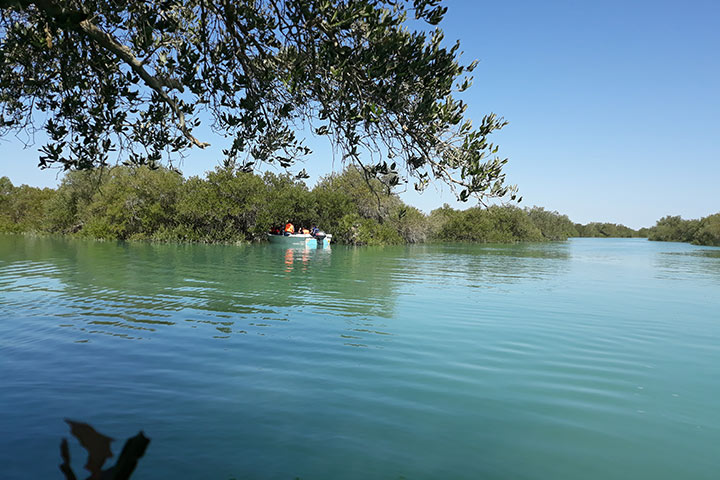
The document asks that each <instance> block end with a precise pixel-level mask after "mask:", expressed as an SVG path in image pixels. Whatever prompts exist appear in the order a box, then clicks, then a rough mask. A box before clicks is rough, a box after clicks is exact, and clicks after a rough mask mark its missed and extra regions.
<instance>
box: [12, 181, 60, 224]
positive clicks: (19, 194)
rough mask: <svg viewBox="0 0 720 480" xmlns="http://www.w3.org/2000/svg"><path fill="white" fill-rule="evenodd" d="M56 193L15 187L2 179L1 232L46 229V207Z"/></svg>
mask: <svg viewBox="0 0 720 480" xmlns="http://www.w3.org/2000/svg"><path fill="white" fill-rule="evenodd" d="M54 195H55V192H54V191H53V190H51V189H49V188H43V189H40V188H35V187H29V186H27V185H21V186H19V187H15V186H13V184H12V182H11V181H10V179H9V178H7V177H0V232H10V233H20V232H38V231H41V230H43V228H44V219H45V216H44V212H45V206H46V205H47V204H48V203H50V202H51V201H52V199H53V196H54Z"/></svg>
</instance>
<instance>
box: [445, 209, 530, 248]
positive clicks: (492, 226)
mask: <svg viewBox="0 0 720 480" xmlns="http://www.w3.org/2000/svg"><path fill="white" fill-rule="evenodd" d="M437 238H438V239H439V240H442V241H470V242H484V243H512V242H537V241H542V240H544V238H543V235H542V232H541V231H540V229H539V228H538V227H536V226H535V225H533V223H532V222H531V221H530V218H529V217H528V215H527V213H526V212H524V211H523V210H521V209H519V208H517V207H500V206H491V207H490V208H487V209H483V208H480V207H474V208H469V209H467V210H464V211H462V212H459V213H457V214H455V215H451V216H450V217H449V220H448V221H447V222H446V223H445V224H444V225H443V226H442V227H441V228H440V231H439V232H438V234H437Z"/></svg>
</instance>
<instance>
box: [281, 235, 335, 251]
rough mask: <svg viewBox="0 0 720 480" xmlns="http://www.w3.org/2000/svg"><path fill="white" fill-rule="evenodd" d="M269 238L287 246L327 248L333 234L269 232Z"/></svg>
mask: <svg viewBox="0 0 720 480" xmlns="http://www.w3.org/2000/svg"><path fill="white" fill-rule="evenodd" d="M268 240H269V241H270V243H272V244H275V245H284V246H287V247H291V248H295V247H305V248H326V247H329V246H330V241H331V240H332V235H330V234H329V233H328V234H326V233H323V232H320V233H318V234H316V235H310V234H309V233H293V234H292V235H274V234H272V233H268Z"/></svg>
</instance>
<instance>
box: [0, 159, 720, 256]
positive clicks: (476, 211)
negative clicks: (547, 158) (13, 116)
mask: <svg viewBox="0 0 720 480" xmlns="http://www.w3.org/2000/svg"><path fill="white" fill-rule="evenodd" d="M369 186H370V187H371V188H369V187H368V183H367V182H366V181H365V178H364V177H363V176H362V173H361V172H360V171H358V170H357V169H355V168H348V169H346V170H345V171H344V172H342V173H340V174H331V175H328V176H327V177H325V178H323V179H321V181H320V182H319V183H318V184H317V185H316V186H315V187H314V188H312V189H310V188H308V186H307V185H306V184H305V183H304V182H303V181H302V180H299V179H296V178H294V177H291V176H289V175H276V174H273V173H266V174H264V175H262V176H260V175H256V174H253V173H246V172H237V171H233V170H230V169H222V168H218V169H216V170H215V171H213V172H209V173H207V174H206V176H205V177H204V178H200V177H190V178H187V179H186V178H184V177H182V176H181V175H179V174H178V173H177V172H175V171H172V170H169V169H164V168H159V169H154V170H152V169H149V168H145V167H143V168H134V169H131V168H127V167H114V168H110V169H104V170H93V171H79V172H78V171H74V172H68V173H67V174H66V175H65V177H64V178H63V180H62V182H61V184H60V186H59V187H58V188H57V189H49V188H45V189H39V188H35V187H29V186H27V185H22V186H18V187H16V186H14V185H12V182H11V181H10V180H9V179H8V178H7V177H2V178H0V232H12V233H33V232H34V233H42V234H62V235H73V236H80V237H87V238H95V239H106V240H144V241H148V240H149V241H156V242H181V243H221V244H229V243H248V242H257V241H263V240H264V239H265V235H266V232H268V231H270V229H271V228H272V227H274V226H277V225H278V224H282V223H284V222H286V221H288V220H290V221H292V222H293V223H294V224H295V225H296V226H300V225H302V226H306V227H309V226H310V225H318V226H320V228H322V229H323V230H324V231H326V232H329V233H332V234H333V238H334V240H335V241H336V242H338V243H343V244H349V245H396V244H416V243H433V242H477V243H517V242H542V241H555V240H566V239H567V238H570V237H649V238H650V239H651V240H675V241H691V242H694V243H699V244H705V245H720V214H719V215H715V216H710V217H707V218H706V219H702V220H698V221H684V220H681V219H680V220H677V219H679V217H665V218H664V219H662V220H660V221H659V222H658V225H656V226H655V227H652V228H649V229H640V230H633V229H631V228H629V227H626V226H624V225H617V224H612V223H589V224H586V225H581V224H577V223H574V222H572V221H571V220H570V219H569V218H568V217H567V215H562V214H560V213H558V212H553V211H548V210H545V209H544V208H542V207H532V208H524V209H521V208H518V207H515V206H491V207H489V208H480V207H472V208H469V209H467V210H456V209H453V208H451V207H449V206H448V205H444V206H442V207H440V208H437V209H435V210H433V211H432V212H431V213H430V214H429V215H427V214H425V213H423V212H422V211H420V210H418V209H417V208H415V207H413V206H410V205H407V204H405V203H404V202H403V201H402V200H401V199H400V198H399V197H398V195H396V194H394V193H392V192H390V191H388V190H387V188H386V187H385V186H384V185H382V184H381V183H380V182H379V181H376V182H375V183H373V182H370V183H369ZM676 220H677V221H676ZM688 222H689V223H688ZM677 225H679V227H678V226H677ZM688 232H690V233H688Z"/></svg>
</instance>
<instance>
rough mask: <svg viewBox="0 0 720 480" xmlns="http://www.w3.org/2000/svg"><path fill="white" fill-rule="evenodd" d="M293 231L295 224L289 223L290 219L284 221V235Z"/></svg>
mask: <svg viewBox="0 0 720 480" xmlns="http://www.w3.org/2000/svg"><path fill="white" fill-rule="evenodd" d="M293 233H295V225H293V224H292V223H290V220H288V221H287V223H285V235H292V234H293Z"/></svg>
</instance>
